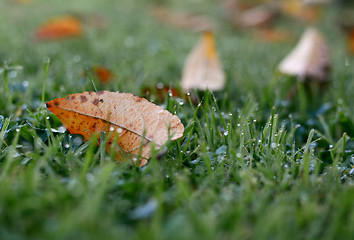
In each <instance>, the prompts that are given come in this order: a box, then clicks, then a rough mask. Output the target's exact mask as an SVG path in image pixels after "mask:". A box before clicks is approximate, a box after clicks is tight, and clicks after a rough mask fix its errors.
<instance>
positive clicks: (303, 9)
mask: <svg viewBox="0 0 354 240" xmlns="http://www.w3.org/2000/svg"><path fill="white" fill-rule="evenodd" d="M323 3H324V2H323V1H322V2H320V1H317V2H314V1H312V2H310V1H301V0H283V1H280V9H281V10H282V12H283V14H285V15H287V16H292V17H294V18H296V19H298V20H301V21H305V22H308V21H316V20H318V19H319V18H320V16H321V4H323Z"/></svg>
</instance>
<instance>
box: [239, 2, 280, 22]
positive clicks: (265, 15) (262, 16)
mask: <svg viewBox="0 0 354 240" xmlns="http://www.w3.org/2000/svg"><path fill="white" fill-rule="evenodd" d="M277 14H278V11H277V9H275V8H274V7H272V6H270V5H267V4H264V5H259V6H256V7H253V8H251V9H249V10H246V11H244V12H242V13H241V14H239V17H238V19H237V20H238V22H237V23H236V24H239V25H241V26H242V27H259V26H264V25H267V24H269V23H270V22H271V21H272V20H273V19H274V18H275V17H276V16H277Z"/></svg>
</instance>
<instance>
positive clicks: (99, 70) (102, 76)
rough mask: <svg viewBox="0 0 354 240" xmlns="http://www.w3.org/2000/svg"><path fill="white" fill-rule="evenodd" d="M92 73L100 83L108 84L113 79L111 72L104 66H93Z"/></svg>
mask: <svg viewBox="0 0 354 240" xmlns="http://www.w3.org/2000/svg"><path fill="white" fill-rule="evenodd" d="M92 71H93V73H94V74H95V75H96V76H97V78H98V80H99V81H100V82H101V83H108V82H109V81H110V80H112V78H113V77H114V74H113V72H112V71H111V70H109V69H108V68H106V67H104V66H99V65H97V66H94V67H92Z"/></svg>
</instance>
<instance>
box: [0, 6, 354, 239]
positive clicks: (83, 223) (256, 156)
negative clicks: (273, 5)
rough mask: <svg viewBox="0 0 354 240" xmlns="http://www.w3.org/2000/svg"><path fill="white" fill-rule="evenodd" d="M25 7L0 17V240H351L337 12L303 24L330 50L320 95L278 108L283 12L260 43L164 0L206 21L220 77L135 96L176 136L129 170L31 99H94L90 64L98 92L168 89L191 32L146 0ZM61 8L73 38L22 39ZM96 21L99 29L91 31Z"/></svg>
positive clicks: (350, 130) (352, 90)
mask: <svg viewBox="0 0 354 240" xmlns="http://www.w3.org/2000/svg"><path fill="white" fill-rule="evenodd" d="M32 2H33V3H31V4H28V5H18V4H15V3H14V1H5V2H4V3H1V4H2V7H1V8H0V9H1V10H0V11H1V14H0V33H1V34H0V42H1V46H0V60H1V62H2V64H3V65H2V68H1V77H0V79H1V94H0V115H1V116H0V137H1V140H0V238H1V239H56V238H57V239H74V238H80V239H91V238H92V239H97V238H102V239H117V238H122V239H238V238H241V239H351V238H353V236H354V230H353V228H352V226H353V223H354V211H353V209H354V202H353V199H354V187H353V176H354V170H353V165H354V161H353V154H354V152H353V151H354V142H353V140H352V138H350V137H352V136H353V134H354V126H353V120H354V118H353V117H354V112H353V109H354V106H353V96H354V87H353V77H354V70H353V67H352V64H353V57H350V56H349V55H348V53H347V51H346V46H345V38H344V35H343V33H342V32H341V31H340V29H339V28H338V26H337V25H336V17H337V16H338V13H337V11H338V10H336V9H334V8H330V9H328V11H326V12H325V13H326V16H325V18H324V20H323V21H321V22H319V23H317V24H316V25H317V27H318V28H319V29H321V31H322V32H323V33H324V35H325V36H326V38H327V39H328V42H329V44H330V47H331V49H332V64H333V66H332V73H331V83H330V85H329V86H328V89H327V90H325V91H323V90H322V91H318V92H316V90H314V91H313V93H312V95H311V96H306V94H307V93H306V92H304V93H302V92H299V93H298V95H296V96H295V97H294V99H293V100H292V101H288V100H286V94H287V92H288V89H289V88H291V86H292V85H293V84H294V82H296V79H292V78H288V77H285V76H282V75H280V74H279V73H277V72H276V66H277V64H278V63H279V61H280V60H281V59H282V58H283V57H284V56H285V55H286V54H287V52H288V51H290V50H291V48H292V47H293V45H294V44H295V43H296V41H297V39H298V37H299V35H300V34H301V32H302V31H303V29H304V27H305V26H306V24H305V23H293V22H292V21H290V20H289V19H286V18H284V19H282V21H280V22H279V23H278V25H279V26H280V27H284V28H288V29H291V33H292V34H293V36H294V39H293V40H292V41H290V42H284V43H265V42H262V41H259V40H257V39H254V38H253V37H252V34H250V33H249V32H247V31H235V30H233V29H232V28H231V27H230V26H228V25H227V23H226V22H225V21H224V19H223V18H222V15H221V11H220V9H219V8H218V7H217V6H216V5H215V2H214V1H208V4H207V3H205V2H202V1H200V2H199V1H190V2H189V1H168V2H169V4H170V6H174V7H176V8H178V7H183V6H188V8H187V9H189V10H190V11H192V10H196V11H199V12H204V13H209V14H211V15H212V16H213V17H214V18H215V20H216V21H217V22H218V23H219V24H220V26H221V27H220V28H219V30H218V32H217V33H216V37H217V45H218V48H219V51H220V56H221V60H222V62H223V65H224V68H225V71H226V75H227V81H228V83H227V88H226V90H225V91H223V92H215V93H212V94H211V93H209V92H206V93H201V92H196V93H193V94H195V95H196V96H197V97H198V98H199V100H200V102H201V104H200V105H193V104H190V103H189V102H187V101H185V100H184V99H180V98H169V97H167V99H166V100H164V101H161V102H158V98H157V97H156V96H153V95H152V96H150V97H149V98H150V100H153V99H155V101H156V102H157V103H158V104H159V105H161V106H162V107H164V108H166V109H168V110H170V111H171V112H175V113H176V114H178V116H179V117H180V118H181V120H182V122H183V123H184V125H185V128H186V131H185V134H184V137H183V138H182V139H180V140H177V141H175V142H171V143H169V144H168V152H167V154H166V155H164V156H162V157H157V155H158V153H156V154H155V155H154V156H153V157H152V158H151V160H150V162H149V164H148V165H147V166H146V167H143V168H141V169H140V168H137V167H134V166H131V164H130V163H122V164H117V163H115V162H114V161H113V160H112V159H110V157H109V156H108V154H105V152H104V146H101V147H97V146H96V145H95V142H94V141H89V142H82V138H81V137H80V136H77V135H70V134H69V133H68V132H65V131H64V129H63V128H62V127H61V126H62V125H61V123H60V121H59V120H58V119H57V118H56V117H55V116H54V115H52V114H51V113H50V112H49V111H48V110H46V109H45V106H44V104H43V103H44V102H45V101H48V100H51V99H54V98H58V97H63V96H66V95H68V94H71V93H77V92H82V91H91V90H94V89H95V87H94V85H93V84H92V81H91V79H90V74H87V71H90V67H91V66H93V65H104V66H107V67H108V68H109V69H111V70H112V71H113V72H114V73H115V75H116V76H115V78H114V80H113V81H112V82H111V83H109V84H106V85H104V84H102V83H100V82H98V81H97V79H96V77H95V76H94V75H92V76H93V81H94V83H95V85H96V87H97V89H98V90H111V91H118V90H119V91H121V92H132V93H134V94H136V95H142V94H143V93H142V91H143V88H144V87H146V86H148V87H151V88H154V86H155V85H156V84H157V83H160V82H162V83H164V84H165V85H168V86H175V87H179V86H180V85H179V84H180V83H179V81H180V77H181V69H182V67H183V62H184V59H185V57H186V56H187V54H188V52H189V51H190V49H191V47H192V46H193V45H194V44H195V42H196V41H197V40H198V38H199V35H198V34H196V33H193V32H190V31H186V30H182V29H175V28H172V27H170V26H166V25H163V24H161V23H159V22H157V21H155V20H154V19H153V18H152V17H151V16H150V14H149V9H150V8H151V6H152V1H151V2H148V1H147V2H145V3H141V4H135V3H133V1H123V0H122V1H117V2H113V1H108V0H107V1H75V2H73V3H70V4H69V3H67V4H63V3H62V1H32ZM68 13H70V14H74V15H77V16H79V17H80V18H81V19H82V20H83V21H84V25H85V33H84V35H83V36H82V37H80V38H77V39H68V40H61V41H52V42H37V41H35V40H34V39H33V38H32V36H33V31H34V29H35V28H36V27H37V26H38V25H39V24H40V23H41V22H43V21H45V20H46V19H48V18H49V17H52V16H57V15H62V14H68ZM100 18H102V19H103V22H102V24H103V26H104V27H103V28H97V27H94V26H93V25H94V24H93V23H92V21H94V20H93V19H96V21H98V20H97V19H100ZM85 72H86V74H85ZM300 89H301V86H300ZM303 95H305V96H306V97H301V96H303Z"/></svg>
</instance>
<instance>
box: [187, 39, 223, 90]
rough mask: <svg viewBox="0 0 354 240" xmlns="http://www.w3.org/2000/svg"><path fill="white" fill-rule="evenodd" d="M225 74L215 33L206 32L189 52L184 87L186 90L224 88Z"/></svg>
mask: <svg viewBox="0 0 354 240" xmlns="http://www.w3.org/2000/svg"><path fill="white" fill-rule="evenodd" d="M224 87H225V74H224V71H223V69H222V66H221V63H220V60H219V56H218V52H217V50H216V48H215V40H214V34H213V33H212V32H204V33H203V36H202V39H201V40H200V41H199V43H198V44H197V45H196V46H195V47H194V49H193V50H192V51H191V53H190V54H189V56H188V58H187V60H186V62H185V65H184V69H183V73H182V88H183V89H184V90H186V91H188V90H191V89H199V90H206V89H209V90H212V91H213V90H214V91H218V90H222V89H223V88H224Z"/></svg>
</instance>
